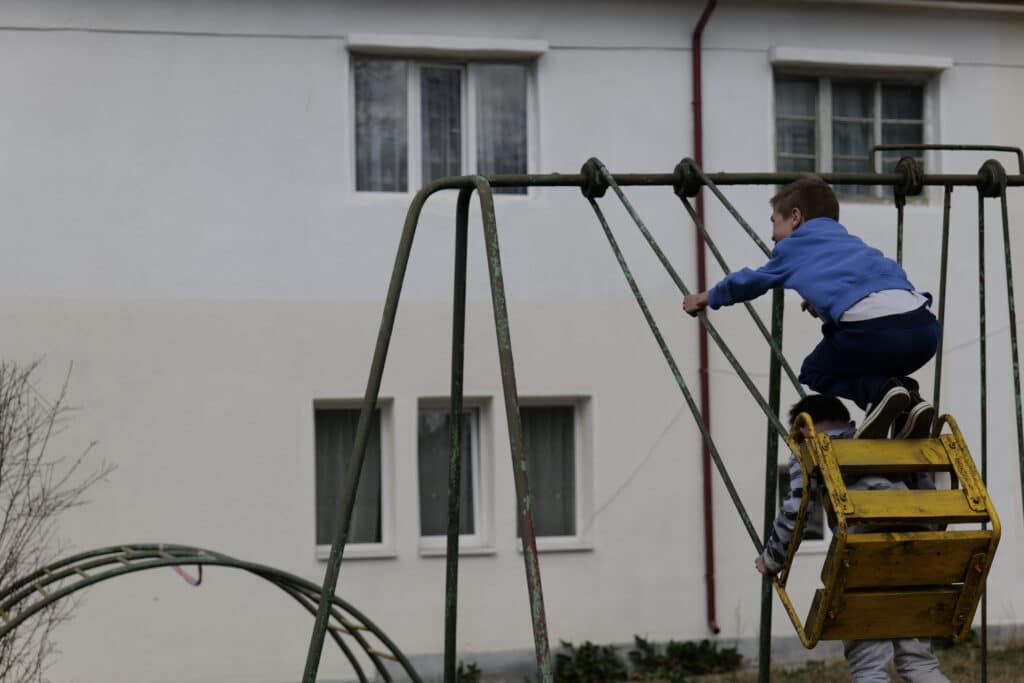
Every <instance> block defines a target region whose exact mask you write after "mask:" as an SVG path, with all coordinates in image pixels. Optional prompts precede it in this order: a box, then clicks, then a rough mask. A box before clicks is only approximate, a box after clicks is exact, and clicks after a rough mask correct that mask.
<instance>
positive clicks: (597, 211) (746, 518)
mask: <svg viewBox="0 0 1024 683" xmlns="http://www.w3.org/2000/svg"><path fill="white" fill-rule="evenodd" d="M587 201H589V202H590V206H591V208H592V209H593V210H594V215H596V216H597V220H598V222H600V224H601V228H602V230H604V234H605V237H606V238H607V239H608V244H609V246H611V248H612V252H613V253H614V254H615V258H616V260H617V261H618V262H619V268H620V269H621V270H622V274H623V275H624V276H625V277H626V282H627V283H628V284H629V289H630V291H632V292H633V298H634V299H636V303H637V305H638V306H639V307H640V311H641V313H643V316H644V319H645V320H646V321H647V326H648V327H649V328H650V330H651V334H653V335H654V340H655V341H656V342H657V343H658V347H659V348H660V349H661V353H662V355H663V356H664V357H665V362H666V363H668V367H669V370H670V371H671V372H672V377H674V378H675V380H676V384H677V385H678V386H679V390H680V391H681V392H682V394H683V398H684V399H685V400H686V405H687V406H688V407H689V409H690V414H691V415H693V418H694V423H695V424H696V425H697V429H699V430H700V434H701V436H702V437H703V439H704V443H705V445H707V447H708V452H709V453H710V454H711V459H712V460H713V461H714V463H715V467H716V468H717V469H718V473H719V474H720V475H721V477H722V482H723V483H724V484H725V488H726V491H728V493H729V497H730V498H732V502H733V505H734V506H735V507H736V512H737V513H738V514H739V516H740V520H741V521H742V522H743V526H744V528H745V529H746V530H747V534H748V535H749V536H750V540H751V541H752V542H753V544H754V547H755V548H757V552H759V553H760V552H762V551H763V550H764V546H763V545H762V544H761V538H760V537H759V536H758V533H757V529H755V528H754V523H753V522H752V521H751V520H750V515H749V514H748V513H747V509H746V507H744V505H743V501H742V500H741V498H740V494H739V492H738V491H737V490H736V486H735V484H733V481H732V477H730V476H729V470H727V469H726V467H725V463H724V462H723V460H722V456H721V454H720V453H719V452H718V447H717V446H716V445H715V441H714V439H713V438H712V437H711V432H710V431H708V427H707V425H706V424H705V423H704V420H703V419H702V418H701V412H700V407H699V406H698V405H697V403H696V401H694V400H693V394H691V393H690V389H689V387H688V386H687V384H686V380H684V379H683V375H682V373H681V372H680V371H679V366H678V365H677V364H676V361H675V358H674V357H673V356H672V352H671V351H670V350H669V348H668V344H667V343H665V338H664V337H663V336H662V334H661V330H660V329H659V327H658V323H657V322H656V321H655V320H654V316H653V315H652V314H651V310H650V308H648V306H647V301H646V300H645V299H644V296H643V293H641V292H640V287H639V286H638V285H637V284H636V279H635V278H634V277H633V273H632V271H630V269H629V265H628V264H627V263H626V257H625V256H624V255H623V253H622V249H621V248H620V247H619V243H618V241H617V240H616V239H615V235H614V234H613V233H612V229H611V227H610V226H609V225H608V220H607V219H606V218H605V216H604V212H603V211H601V207H600V206H598V204H597V202H596V201H595V200H594V199H593V198H592V197H587ZM701 317H703V314H701Z"/></svg>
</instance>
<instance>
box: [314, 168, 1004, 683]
mask: <svg viewBox="0 0 1024 683" xmlns="http://www.w3.org/2000/svg"><path fill="white" fill-rule="evenodd" d="M993 163H994V162H993ZM986 166H988V165H986ZM996 166H998V164H996ZM998 169H1001V167H998ZM998 169H996V168H995V167H994V166H989V167H988V168H986V167H983V168H982V170H981V171H979V173H976V174H922V175H921V176H920V177H919V178H917V179H915V180H916V182H917V183H919V184H920V186H921V187H924V186H941V187H952V186H957V185H959V186H972V187H977V188H979V189H985V188H989V187H990V186H991V185H992V184H993V182H995V181H996V180H999V181H1000V182H1001V183H1002V190H1003V196H1004V201H1005V188H1006V187H1008V186H1010V187H1019V186H1024V173H1020V174H1017V175H1009V176H1007V175H1006V174H1005V172H1003V174H1002V176H1001V178H1000V179H995V178H994V174H995V173H996V171H997V170H998ZM695 171H696V174H695V175H696V177H697V179H698V188H699V187H700V186H707V187H708V188H709V189H711V191H712V192H714V193H715V194H716V196H717V197H718V198H719V199H720V200H721V201H723V205H724V206H726V208H727V210H729V211H730V213H732V214H733V216H734V217H735V218H737V220H738V222H739V223H740V225H741V226H742V227H744V228H745V230H747V232H748V235H750V236H751V237H752V238H753V239H754V241H755V242H756V243H759V244H760V246H761V247H762V249H763V250H764V249H766V247H765V245H764V244H763V242H762V241H760V238H758V237H757V236H756V233H754V232H753V230H752V229H750V228H749V225H748V224H747V223H746V222H745V221H744V220H743V219H742V216H740V215H739V213H738V212H737V211H735V209H734V208H733V207H732V206H731V204H729V203H728V201H727V200H725V198H724V196H723V195H722V194H721V192H720V191H719V190H718V189H717V187H716V186H718V185H775V184H785V183H788V182H792V181H793V180H796V179H797V178H799V177H801V176H802V174H799V173H711V174H705V173H704V172H703V171H702V170H700V169H696V168H695ZM602 175H603V176H604V177H605V180H606V181H607V182H608V183H609V185H612V183H614V187H615V188H616V192H617V193H619V194H620V199H621V200H622V201H623V203H624V205H626V207H627V210H629V211H630V213H631V215H633V217H634V220H636V221H637V223H638V227H640V229H641V232H646V228H645V227H643V226H642V221H639V219H638V217H637V216H636V214H635V211H633V210H632V208H631V205H629V203H628V201H627V200H625V197H624V195H622V194H621V190H620V189H619V188H620V187H624V186H648V187H650V186H671V187H678V186H679V184H680V179H679V177H678V175H677V174H676V173H672V174H668V173H662V174H614V175H613V174H610V173H608V172H607V170H605V171H604V172H603V174H602ZM591 176H592V174H591ZM821 177H822V178H823V179H824V180H825V181H826V182H828V183H831V184H845V185H891V186H894V187H895V186H898V185H900V184H906V183H907V182H908V180H907V175H906V173H905V172H897V173H826V174H821ZM593 180H594V178H593V177H590V178H588V177H587V174H585V173H577V174H516V175H497V176H490V177H487V178H484V177H481V176H460V177H452V178H444V179H440V180H437V181H434V182H431V183H429V184H427V185H425V186H424V187H423V188H421V189H420V191H419V192H417V194H416V195H415V197H414V198H413V200H412V202H411V204H410V206H409V210H408V212H407V215H406V220H405V225H404V227H403V231H402V236H401V238H400V241H399V246H398V250H397V253H396V257H395V263H394V267H393V270H392V276H391V281H390V284H389V287H388V293H387V296H386V300H385V306H384V312H383V315H382V319H381V325H380V329H379V332H378V337H377V344H376V347H375V350H374V356H373V361H372V364H371V368H370V374H369V378H368V381H367V389H366V393H365V396H364V401H363V406H362V410H361V413H360V419H359V424H358V427H357V430H356V438H355V445H354V448H353V453H352V459H351V461H350V465H349V468H348V472H347V475H346V479H345V481H344V482H343V490H342V497H341V504H340V509H339V514H338V524H337V529H336V536H335V539H334V543H333V544H332V548H331V554H330V557H329V559H328V565H327V568H326V571H325V577H324V586H323V591H322V593H321V596H322V597H321V602H320V605H319V608H318V610H317V618H316V622H315V624H314V629H313V633H312V636H311V640H310V647H309V650H308V652H307V659H306V667H305V670H304V674H303V682H304V683H313V682H314V681H315V680H316V673H317V669H318V667H319V660H320V653H321V650H322V647H323V641H324V635H325V632H326V631H327V622H328V619H329V617H330V609H329V604H328V602H329V601H328V600H327V598H326V596H327V595H330V594H333V592H334V590H335V588H336V585H337V581H338V576H339V574H340V566H341V563H342V559H343V554H344V546H345V543H346V541H347V538H348V531H349V522H350V520H351V516H352V510H353V505H354V498H355V491H356V488H357V486H358V482H359V476H360V473H361V470H362V465H363V462H364V459H365V452H366V445H367V441H368V436H369V431H370V429H369V428H370V421H371V417H372V413H373V410H374V408H375V406H376V402H377V398H378V396H379V390H380V383H381V378H382V375H383V369H384V365H385V363H386V359H387V352H388V348H389V345H390V340H391V335H392V332H393V330H394V321H395V316H396V314H397V308H398V302H399V299H400V296H401V290H402V285H403V281H404V276H405V271H406V268H407V266H408V261H409V257H410V253H411V250H412V242H413V237H414V236H415V231H416V226H417V223H418V220H419V215H420V212H421V210H422V207H423V205H424V203H425V202H426V201H427V199H428V198H429V197H430V196H431V195H433V194H434V193H436V192H439V191H441V190H448V189H458V190H460V197H459V205H458V206H459V209H458V211H457V214H458V215H457V217H456V218H457V220H456V264H457V268H456V273H455V292H454V297H453V300H454V307H453V352H452V410H453V413H452V414H453V415H458V414H460V413H457V412H454V411H455V409H459V410H460V411H461V400H462V372H463V366H462V354H463V350H464V325H465V303H464V301H465V259H464V256H465V239H464V234H465V231H466V230H468V202H469V199H470V197H471V195H472V193H473V192H474V191H476V192H478V193H479V194H480V201H481V209H482V217H483V228H484V239H485V248H486V252H487V261H488V274H489V277H490V282H491V298H492V304H493V309H494V317H495V332H496V335H497V341H498V352H499V360H500V366H501V376H502V389H503V393H504V397H505V410H506V418H507V420H508V423H509V439H510V449H511V453H512V459H513V469H514V472H515V484H516V498H517V501H518V504H519V514H520V521H521V522H522V526H523V534H522V542H523V551H524V552H523V555H524V561H525V564H526V574H527V584H528V590H529V599H530V611H531V618H532V622H533V632H534V645H535V650H536V655H537V664H538V672H539V674H540V678H541V680H543V681H545V683H547V681H551V680H552V678H553V670H552V669H553V667H552V661H551V655H550V649H549V644H548V638H547V624H546V619H545V615H544V602H543V593H542V590H541V584H540V571H539V564H538V561H537V553H536V544H535V538H534V533H533V525H532V515H531V513H530V510H529V487H528V481H527V472H526V470H525V465H526V461H525V454H524V453H523V450H522V447H523V444H522V426H521V424H520V421H519V410H518V393H517V392H516V387H515V370H514V364H513V357H512V349H511V338H510V334H509V324H508V313H507V307H506V304H505V293H504V284H503V278H502V272H501V259H500V253H499V248H498V237H497V226H496V221H495V215H494V204H493V196H492V192H491V190H492V188H494V187H578V188H581V189H585V188H586V186H587V184H588V183H592V182H593ZM946 223H947V226H948V220H947V221H946ZM602 227H604V225H603V226H602ZM698 229H703V226H700V227H699V228H698ZM609 233H610V231H606V236H608V235H609ZM1006 236H1007V237H1008V229H1007V231H1006ZM653 246H654V245H653V244H652V247H653ZM657 251H658V250H656V253H657ZM944 259H945V257H944ZM1007 259H1009V247H1008V240H1007ZM944 262H945V261H944ZM663 263H665V262H664V261H663ZM1007 263H1008V264H1009V260H1008V261H1007ZM670 272H671V271H670ZM677 277H678V276H677ZM627 279H629V278H628V277H627ZM674 279H676V278H674ZM677 285H681V280H680V281H678V282H677ZM1010 305H1011V312H1012V297H1011V303H1010ZM781 314H782V298H781V296H780V295H779V293H776V295H775V297H774V301H773V325H772V328H773V329H772V337H773V340H774V341H775V342H776V344H775V346H776V347H777V348H778V350H779V352H778V353H776V352H775V351H776V349H775V348H774V347H773V354H772V358H771V370H770V373H769V374H770V379H769V384H770V387H769V402H770V403H771V404H773V405H769V406H767V407H768V410H766V411H765V412H766V413H769V412H772V411H774V412H772V414H771V415H770V416H769V434H770V435H775V434H779V433H780V429H779V428H780V426H781V422H780V421H779V420H778V390H779V384H780V381H779V380H780V378H781V367H782V364H781V362H780V360H779V358H780V357H781ZM709 332H710V330H709ZM1013 347H1014V353H1016V341H1015V332H1014V344H1013ZM1014 372H1015V386H1019V377H1017V374H1016V373H1017V359H1016V358H1014ZM681 388H682V387H681ZM748 388H749V387H748ZM751 393H752V394H753V395H754V396H755V398H757V399H759V401H758V402H759V405H762V407H763V408H764V406H763V404H764V402H765V401H764V397H763V396H761V395H760V393H759V392H757V391H756V388H755V391H752V392H751ZM1017 400H1018V436H1019V438H1020V439H1022V441H1021V443H1024V431H1022V430H1021V427H1020V397H1019V391H1018V397H1017ZM460 422H461V421H460V420H458V419H453V420H451V423H452V427H451V435H450V440H451V445H452V448H451V458H450V467H451V468H452V469H453V470H454V471H453V472H450V476H449V516H448V519H449V529H448V563H449V564H448V566H447V571H446V600H445V612H446V626H445V681H446V683H450V682H453V681H454V673H455V672H454V660H455V656H454V652H455V633H456V629H455V613H456V605H457V577H458V570H457V567H458V550H457V539H458V520H459V514H458V513H459V510H458V498H459V496H458V489H457V488H453V484H456V485H457V484H458V479H459V475H458V472H459V470H460V466H459V465H460V458H461V433H460ZM781 433H783V434H784V433H785V430H784V429H782V430H781ZM768 442H769V450H768V455H767V458H768V461H767V462H766V467H767V468H768V475H769V476H767V477H766V494H768V495H766V500H765V512H766V524H770V519H768V518H769V516H770V514H771V512H772V511H773V509H774V505H773V499H774V476H773V474H774V462H775V460H774V458H773V456H772V455H771V453H772V450H771V449H772V447H773V446H774V448H775V449H777V447H778V439H777V438H771V437H770V438H769V439H768ZM1021 464H1022V467H1024V447H1022V448H1021ZM1022 490H1024V476H1022ZM748 521H749V519H748ZM748 532H749V529H748ZM754 536H755V537H756V534H755V535H754ZM453 540H454V541H455V543H453ZM759 545H760V542H759V540H755V546H759ZM769 590H770V589H769ZM763 598H767V599H763V601H762V605H763V606H764V605H765V604H767V606H768V609H769V610H770V604H771V603H770V593H768V594H765V593H764V592H763ZM765 614H766V610H764V609H762V641H761V644H762V647H761V651H762V656H761V660H760V661H761V670H762V672H761V676H762V680H767V678H766V677H767V668H766V663H767V661H768V659H767V656H766V653H770V649H769V648H770V641H769V642H768V645H769V648H766V647H765V638H766V635H767V637H770V622H768V624H767V626H768V627H769V628H766V627H765V624H766V620H765V618H764V616H765ZM767 614H769V615H770V612H767Z"/></svg>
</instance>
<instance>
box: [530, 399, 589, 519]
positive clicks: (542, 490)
mask: <svg viewBox="0 0 1024 683" xmlns="http://www.w3.org/2000/svg"><path fill="white" fill-rule="evenodd" d="M519 414H520V415H521V416H522V420H523V448H524V449H525V451H526V465H527V467H526V475H527V478H528V480H529V484H530V505H531V510H532V511H533V525H534V531H535V533H536V535H537V536H573V535H575V534H576V443H575V442H576V409H575V408H574V407H573V406H544V407H538V406H528V407H521V408H520V409H519ZM520 533H521V530H520Z"/></svg>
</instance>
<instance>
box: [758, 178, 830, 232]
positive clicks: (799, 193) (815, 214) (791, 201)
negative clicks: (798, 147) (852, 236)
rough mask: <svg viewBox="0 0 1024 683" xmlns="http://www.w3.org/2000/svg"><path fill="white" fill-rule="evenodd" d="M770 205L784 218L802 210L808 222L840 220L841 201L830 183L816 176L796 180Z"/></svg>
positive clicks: (775, 197) (772, 199) (773, 198)
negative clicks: (815, 219) (829, 219)
mask: <svg viewBox="0 0 1024 683" xmlns="http://www.w3.org/2000/svg"><path fill="white" fill-rule="evenodd" d="M770 203H771V205H772V208H773V209H775V211H778V212H779V213H780V214H782V215H783V216H785V215H787V214H789V213H790V212H791V211H792V210H793V209H800V213H802V214H803V216H804V220H807V221H809V220H811V219H812V218H831V219H832V220H834V221H837V220H839V200H838V199H836V195H835V194H834V193H833V192H832V188H831V187H829V186H828V183H826V182H825V181H824V180H822V179H821V178H819V177H818V176H816V175H808V176H804V177H803V178H798V179H797V180H794V181H793V182H791V183H790V184H789V185H786V186H785V187H783V188H782V189H781V190H779V193H778V194H777V195H775V196H774V197H772V198H771V202H770Z"/></svg>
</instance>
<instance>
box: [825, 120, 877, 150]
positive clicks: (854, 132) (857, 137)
mask: <svg viewBox="0 0 1024 683" xmlns="http://www.w3.org/2000/svg"><path fill="white" fill-rule="evenodd" d="M872 128H873V126H872V125H871V124H870V123H853V122H850V121H835V120H833V121H832V153H833V154H835V155H841V156H858V157H861V156H862V157H865V158H867V156H868V153H869V152H870V151H871V138H872V137H873V134H872Z"/></svg>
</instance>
